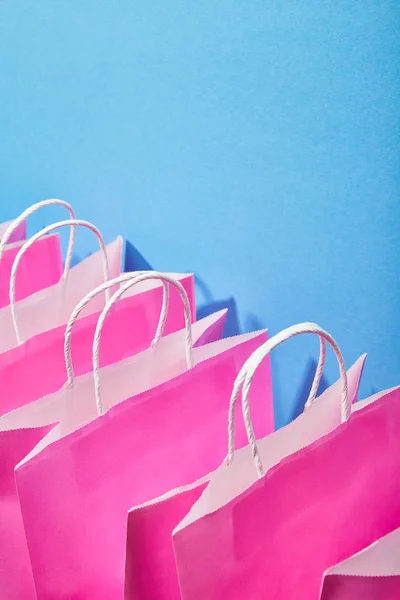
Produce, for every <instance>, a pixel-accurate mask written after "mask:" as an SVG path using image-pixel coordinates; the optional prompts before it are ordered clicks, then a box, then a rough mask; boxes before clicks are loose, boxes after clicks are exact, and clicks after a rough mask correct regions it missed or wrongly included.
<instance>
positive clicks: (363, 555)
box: [321, 529, 400, 600]
mask: <svg viewBox="0 0 400 600" xmlns="http://www.w3.org/2000/svg"><path fill="white" fill-rule="evenodd" d="M347 598H367V599H368V598H385V599H386V598H400V529H395V530H394V531H392V532H390V533H389V534H388V535H385V536H384V537H381V538H380V539H379V540H377V541H376V542H374V543H373V544H371V545H370V546H368V547H366V548H364V549H363V550H361V552H358V553H357V554H354V555H353V556H351V557H350V558H349V559H348V560H345V561H343V562H341V563H339V564H337V565H335V566H333V567H331V568H330V569H328V571H327V572H326V573H325V575H324V579H323V584H322V593H321V600H324V599H325V600H346V599H347Z"/></svg>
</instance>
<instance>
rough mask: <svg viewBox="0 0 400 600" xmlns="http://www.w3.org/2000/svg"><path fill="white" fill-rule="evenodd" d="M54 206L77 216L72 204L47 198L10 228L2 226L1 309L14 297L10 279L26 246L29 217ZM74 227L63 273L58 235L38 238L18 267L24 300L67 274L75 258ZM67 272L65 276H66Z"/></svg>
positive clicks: (20, 295)
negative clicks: (17, 258) (17, 257)
mask: <svg viewBox="0 0 400 600" xmlns="http://www.w3.org/2000/svg"><path fill="white" fill-rule="evenodd" d="M50 205H59V206H62V207H64V208H66V209H67V210H68V212H69V213H70V216H71V219H74V218H75V215H74V211H73V210H72V207H71V206H70V205H69V204H68V203H67V202H64V201H63V200H44V201H43V202H38V203H37V204H33V205H32V206H31V207H30V208H28V209H27V210H25V211H24V212H23V213H22V214H21V215H20V216H19V217H18V218H17V219H15V221H12V222H10V223H8V227H6V228H5V227H4V225H6V224H4V225H3V226H2V227H0V238H1V242H0V308H2V307H4V306H8V304H9V302H10V300H9V297H10V292H9V289H10V278H11V271H12V265H13V262H14V259H15V257H16V256H17V254H18V251H19V250H20V249H21V246H23V243H24V242H23V240H24V237H25V231H26V219H27V218H28V217H29V216H30V215H32V214H33V213H35V212H36V211H37V210H39V209H41V208H43V207H45V206H50ZM74 235H75V233H74V228H72V230H71V236H70V242H69V246H68V252H67V259H66V261H65V269H64V274H63V264H62V256H61V247H60V240H59V237H58V235H57V234H54V235H49V236H46V237H44V238H41V239H38V240H37V242H36V243H35V244H34V245H33V246H32V250H31V252H29V253H28V254H26V255H24V256H23V257H22V260H21V263H20V266H19V269H18V285H17V289H16V299H17V300H22V299H23V298H26V297H27V296H30V295H31V294H33V293H35V292H37V291H39V290H42V289H44V288H47V287H49V286H51V285H53V284H55V283H57V282H58V281H59V279H60V278H61V276H63V277H64V278H65V277H66V276H67V274H68V271H69V267H70V262H71V258H72V247H73V243H74ZM62 274H63V275H62Z"/></svg>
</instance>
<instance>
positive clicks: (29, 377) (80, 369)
mask: <svg viewBox="0 0 400 600" xmlns="http://www.w3.org/2000/svg"><path fill="white" fill-rule="evenodd" d="M136 275H137V273H136ZM134 276H135V273H124V274H123V275H120V276H119V277H117V278H116V279H113V280H111V281H109V282H107V283H105V284H102V285H100V286H99V287H97V288H96V289H95V290H93V291H92V292H90V293H89V294H88V295H87V296H86V297H85V298H84V299H83V300H82V301H81V302H80V303H79V304H78V306H77V307H76V308H75V309H74V311H73V313H72V315H71V317H70V320H69V323H68V325H67V336H66V354H67V356H66V358H64V334H65V325H60V326H59V327H56V328H54V329H50V330H48V331H44V332H43V333H41V334H38V335H36V336H34V337H33V338H30V339H29V340H27V341H26V342H24V343H23V344H21V345H19V346H16V347H15V348H12V349H11V350H8V351H7V352H4V353H3V354H2V355H1V359H0V389H1V390H3V394H2V401H1V402H0V415H1V414H5V413H7V412H10V411H11V410H14V409H15V408H18V407H20V406H23V405H24V404H28V403H29V402H32V401H34V400H37V399H38V398H41V397H43V396H45V395H47V394H51V393H53V392H56V391H58V390H59V389H60V388H61V387H62V386H63V385H64V383H65V381H66V371H65V365H66V364H67V367H68V381H69V383H70V384H72V371H71V367H70V365H71V364H73V365H74V372H75V374H76V375H82V374H83V373H88V372H89V371H91V369H92V343H93V336H94V332H95V329H96V323H97V320H98V317H99V314H100V311H97V312H96V313H93V314H90V315H86V316H85V317H83V318H78V317H79V315H80V313H81V312H82V310H83V309H84V308H85V307H86V306H87V304H88V302H90V301H92V300H93V299H94V298H96V297H97V296H98V295H99V294H101V293H104V291H105V290H106V289H107V288H109V287H112V286H116V284H119V283H124V282H126V281H128V280H131V279H132V278H133V277H134ZM172 276H173V277H175V278H176V279H177V280H178V281H180V282H181V283H182V285H183V287H184V289H185V291H186V293H187V295H188V297H189V302H190V307H191V311H192V314H195V299H194V278H193V275H190V274H184V275H181V274H173V275H172ZM166 289H167V290H168V288H166ZM162 293H163V288H162V285H161V283H160V282H159V281H154V280H152V281H144V282H142V283H141V284H139V285H136V286H132V288H131V290H130V293H129V295H127V297H125V298H123V299H122V300H121V302H119V303H118V304H116V306H115V307H114V309H113V312H112V318H111V319H109V320H108V321H107V322H106V323H105V326H104V330H103V335H102V337H103V344H102V346H101V357H100V358H101V361H100V362H101V364H102V365H109V364H112V363H114V362H118V361H120V360H123V359H124V358H127V357H128V356H132V355H134V354H137V353H138V352H141V351H142V350H145V349H146V348H148V347H149V345H150V343H151V341H152V339H153V337H154V331H155V330H156V325H157V321H158V320H159V314H160V305H161V297H162ZM164 293H165V292H164ZM164 300H166V301H167V302H168V303H169V304H168V315H165V316H166V319H164V320H162V321H161V323H162V325H163V333H164V335H167V334H169V333H172V332H173V331H178V330H179V329H182V328H183V326H184V318H183V312H182V307H181V299H180V296H179V293H178V291H177V290H176V289H175V288H174V287H172V290H171V294H170V295H169V297H167V296H165V298H164ZM164 304H165V302H164ZM165 308H166V306H165ZM224 321H225V315H223V316H222V317H221V319H219V320H218V321H217V322H216V323H215V326H214V327H213V328H212V331H208V332H207V333H208V335H210V334H211V335H212V340H213V341H214V340H216V339H219V338H220V337H221V336H222V331H223V325H224ZM73 326H74V343H73V360H72V359H71V347H70V339H71V331H72V327H73ZM202 343H204V341H202Z"/></svg>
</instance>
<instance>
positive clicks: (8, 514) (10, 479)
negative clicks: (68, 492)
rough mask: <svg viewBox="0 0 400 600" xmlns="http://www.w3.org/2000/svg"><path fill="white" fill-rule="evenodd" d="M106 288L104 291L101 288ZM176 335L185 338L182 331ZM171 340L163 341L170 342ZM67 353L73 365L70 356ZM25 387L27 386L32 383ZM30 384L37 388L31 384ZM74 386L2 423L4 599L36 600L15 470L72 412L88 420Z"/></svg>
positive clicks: (202, 339)
mask: <svg viewBox="0 0 400 600" xmlns="http://www.w3.org/2000/svg"><path fill="white" fill-rule="evenodd" d="M110 284H111V282H110ZM177 285H178V286H180V289H181V290H183V293H184V287H183V286H181V285H180V284H179V283H177ZM104 287H105V286H102V288H103V289H104ZM171 298H172V296H171ZM187 310H188V311H189V315H190V304H189V302H187ZM224 317H225V311H220V313H217V314H215V315H210V316H209V317H207V318H206V319H202V320H201V321H198V322H197V323H194V325H193V328H192V335H193V344H194V345H195V346H198V345H199V344H201V343H206V342H207V341H209V340H214V339H217V338H218V336H219V335H220V333H221V332H222V327H223V320H224ZM221 321H222V322H221ZM164 323H165V319H164ZM162 326H163V322H162V321H160V325H159V327H158V328H157V330H158V338H157V339H155V341H154V344H155V345H157V344H158V343H159V341H160V338H161V334H162ZM103 333H104V334H105V335H104V336H102V337H103V340H102V341H103V343H107V342H108V343H115V342H116V341H118V340H116V338H115V337H112V336H110V333H109V332H107V331H106V330H104V331H103ZM125 333H126V329H125ZM178 333H180V334H181V336H182V335H183V333H182V332H178ZM131 335H132V337H134V336H135V331H134V329H132V331H131ZM175 335H176V334H175ZM168 337H169V336H167V337H166V338H164V339H167V340H168ZM67 343H68V341H67ZM154 344H153V345H154ZM166 345H167V346H169V347H170V349H173V344H172V345H171V344H168V343H167V344H166ZM66 354H67V356H68V360H70V357H69V353H68V351H67V352H66ZM67 370H68V371H69V373H71V372H72V370H71V368H70V367H68V369H67ZM34 376H35V374H34V373H30V374H29V377H32V378H34ZM78 382H79V380H78ZM78 382H77V383H78ZM27 383H28V384H29V381H28V382H27ZM31 383H32V384H33V385H35V383H34V382H33V381H31ZM74 385H75V382H74V380H73V376H72V381H71V384H70V385H69V386H66V387H65V388H64V390H63V391H62V392H59V393H55V394H52V396H49V397H47V398H45V399H44V400H42V401H40V400H39V401H37V402H33V403H31V404H29V405H26V406H23V407H22V408H20V409H18V410H15V411H12V412H11V413H8V414H6V415H4V416H3V417H2V418H0V449H1V461H0V469H1V473H2V476H1V485H0V533H1V536H0V597H4V598H7V599H8V600H14V599H15V600H16V599H19V598H24V600H30V599H31V598H32V600H33V599H34V598H36V592H35V586H34V582H33V576H32V567H31V564H30V559H29V554H28V549H27V545H26V537H25V532H24V526H23V522H22V516H21V510H20V504H19V499H18V494H17V490H16V487H15V480H14V468H15V466H16V465H17V464H18V463H19V462H20V461H21V460H23V459H24V457H25V456H26V455H28V454H29V452H30V451H31V450H32V449H33V448H34V447H35V445H36V444H37V443H38V442H40V440H41V439H42V438H43V436H44V435H45V434H46V433H47V432H48V431H50V430H51V429H52V426H53V423H54V422H56V421H59V420H60V419H67V418H68V412H69V411H71V412H72V413H73V416H71V417H70V419H72V418H74V419H75V420H78V419H79V418H81V419H82V420H83V421H84V420H85V413H86V412H87V409H85V406H84V404H82V405H79V404H78V405H75V387H74ZM114 400H115V401H118V398H113V399H112V401H114ZM90 401H91V399H90V398H89V402H90Z"/></svg>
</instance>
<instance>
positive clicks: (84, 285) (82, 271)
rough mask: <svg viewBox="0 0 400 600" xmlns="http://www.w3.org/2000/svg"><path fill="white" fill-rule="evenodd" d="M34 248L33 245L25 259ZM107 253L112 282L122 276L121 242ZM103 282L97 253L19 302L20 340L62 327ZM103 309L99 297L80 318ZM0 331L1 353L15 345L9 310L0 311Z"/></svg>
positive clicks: (107, 247)
mask: <svg viewBox="0 0 400 600" xmlns="http://www.w3.org/2000/svg"><path fill="white" fill-rule="evenodd" d="M49 237H50V236H49ZM43 239H45V238H43ZM37 243H39V241H38V242H37ZM34 247H35V244H34V245H33V246H32V247H31V248H30V249H29V252H27V255H29V253H30V252H31V251H33V249H34ZM106 250H107V256H108V264H109V276H110V279H112V278H114V277H117V276H118V275H120V274H121V262H122V261H121V259H122V238H117V239H116V240H115V241H114V242H112V243H111V244H108V245H107V246H106ZM17 277H18V275H17ZM103 282H104V271H103V256H102V253H101V252H100V251H99V252H95V253H94V254H92V255H91V256H89V257H88V258H86V259H85V260H83V261H82V262H80V263H79V264H77V265H75V266H73V267H72V268H71V269H70V272H69V274H68V278H67V280H66V281H60V282H59V283H55V284H54V285H52V286H50V287H48V288H46V289H42V290H40V291H38V292H35V293H34V294H31V295H30V296H28V297H27V298H24V299H23V300H19V301H18V302H17V303H16V316H17V320H18V325H19V328H20V334H21V337H22V339H23V340H28V339H29V338H31V337H33V336H34V335H38V334H39V333H42V332H43V331H48V330H49V329H54V328H55V327H59V326H60V325H65V324H66V323H67V321H68V318H69V317H70V315H71V313H72V311H73V309H74V308H75V306H76V305H77V304H78V302H80V300H82V298H83V297H84V296H85V295H86V294H88V293H89V292H90V291H92V290H93V289H94V288H96V287H98V286H99V285H100V284H101V283H103ZM17 287H18V280H17ZM103 307H104V295H99V296H97V297H96V298H94V299H93V301H92V302H90V303H89V304H88V306H87V307H86V308H85V309H84V311H82V313H81V316H82V317H83V316H85V315H87V314H91V313H94V312H97V311H99V310H101V309H102V308H103ZM0 331H1V336H0V353H3V352H6V351H7V350H10V349H11V348H14V347H15V346H17V345H18V343H17V338H16V335H15V330H14V325H13V321H12V318H11V310H10V307H9V306H5V307H3V308H1V309H0Z"/></svg>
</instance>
